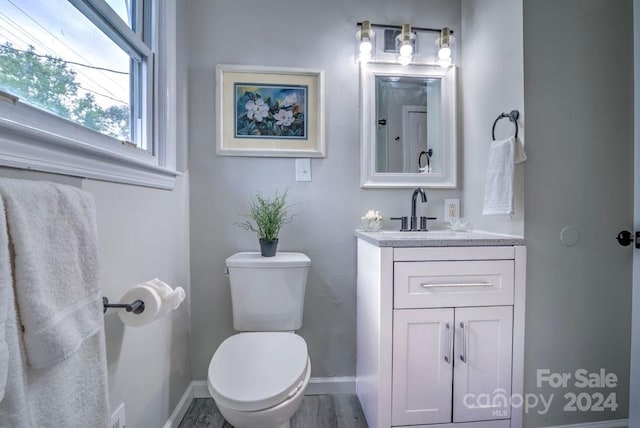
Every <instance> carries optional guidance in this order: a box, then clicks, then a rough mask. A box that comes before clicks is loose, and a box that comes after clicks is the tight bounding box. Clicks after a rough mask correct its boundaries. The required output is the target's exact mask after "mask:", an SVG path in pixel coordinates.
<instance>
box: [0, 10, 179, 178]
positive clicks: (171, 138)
mask: <svg viewBox="0 0 640 428" xmlns="http://www.w3.org/2000/svg"><path fill="white" fill-rule="evenodd" d="M68 1H69V2H70V3H71V4H73V5H74V6H76V7H78V8H79V9H80V10H81V12H83V13H84V14H85V16H87V18H89V19H90V20H91V21H92V22H93V23H94V25H96V27H97V28H98V29H100V30H102V31H105V32H106V33H107V35H108V36H109V37H110V38H112V40H114V42H116V43H117V44H118V45H119V46H120V47H121V48H123V49H124V50H127V48H133V49H134V50H135V51H137V52H136V53H138V52H139V53H142V54H143V55H146V58H147V61H143V62H142V64H145V62H146V64H147V66H144V65H143V66H142V67H135V68H134V69H138V68H142V73H144V78H145V79H148V81H149V84H148V85H147V90H146V97H144V99H143V101H142V103H141V104H142V106H141V108H142V109H144V111H143V117H145V119H146V121H145V122H144V123H143V125H142V127H143V132H144V133H146V135H147V139H146V141H147V150H144V149H140V148H137V147H135V146H134V145H133V144H131V143H127V142H119V141H118V140H117V139H115V138H112V137H109V136H107V135H104V134H101V133H99V132H97V131H94V130H92V129H89V128H86V127H84V126H82V125H79V124H76V123H74V122H71V121H69V120H66V119H62V118H60V117H57V116H55V115H54V114H51V113H48V112H45V111H44V110H41V109H38V108H36V107H33V106H30V105H28V104H26V103H23V102H21V101H20V100H19V99H18V100H16V99H15V97H12V96H10V95H8V94H6V95H5V96H3V93H1V92H0V165H3V166H8V167H14V168H20V169H33V170H38V171H45V172H52V173H58V174H64V175H71V176H77V177H83V178H93V179H100V180H105V181H113V182H120V183H127V184H135V185H141V186H148V187H156V188H163V189H173V188H174V187H175V178H176V176H179V175H180V173H179V172H177V171H176V116H177V110H176V107H175V100H176V52H175V49H174V48H173V47H174V46H175V39H176V0H162V1H161V0H137V1H136V2H135V3H136V6H137V7H138V9H137V11H138V12H140V11H141V7H142V4H143V3H144V5H145V6H146V7H151V11H152V16H151V17H150V21H151V22H150V23H149V22H143V18H142V16H141V14H140V13H136V23H135V26H134V28H136V29H137V31H133V30H132V29H131V28H130V27H129V25H128V24H127V23H125V22H124V21H123V20H122V19H121V18H120V16H119V15H118V14H117V13H116V12H115V11H114V10H113V9H111V7H109V6H108V4H107V3H106V2H105V1H104V0H68ZM105 20H106V21H108V23H105ZM147 21H148V20H147ZM149 24H150V26H151V28H149ZM109 25H112V27H109ZM105 26H106V27H105ZM103 27H104V28H103ZM159 29H161V31H159ZM123 34H125V35H127V37H122V35H123ZM150 35H153V37H152V40H151V44H150V46H147V44H145V42H144V41H143V37H149V36H150ZM127 51H128V50H127ZM128 52H129V51H128ZM132 72H133V70H132ZM160 89H162V90H160ZM132 90H134V89H133V87H132ZM131 126H132V128H133V126H134V124H133V120H132V124H131ZM133 129H135V128H133Z"/></svg>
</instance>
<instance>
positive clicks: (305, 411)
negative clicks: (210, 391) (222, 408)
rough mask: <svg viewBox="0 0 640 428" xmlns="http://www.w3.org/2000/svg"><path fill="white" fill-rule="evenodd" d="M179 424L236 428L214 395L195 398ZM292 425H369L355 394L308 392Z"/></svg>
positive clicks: (320, 427)
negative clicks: (223, 415)
mask: <svg viewBox="0 0 640 428" xmlns="http://www.w3.org/2000/svg"><path fill="white" fill-rule="evenodd" d="M179 428H233V427H232V426H231V425H230V424H229V423H228V422H227V421H225V420H224V418H223V417H222V415H221V414H220V412H219V411H218V408H217V407H216V404H215V402H214V401H213V400H212V399H211V398H196V399H194V400H193V401H192V402H191V405H190V406H189V409H188V410H187V413H186V414H185V416H184V418H183V419H182V422H180V426H179ZM291 428H367V422H366V421H365V418H364V415H363V414H362V408H361V407H360V402H359V401H358V398H357V397H356V396H355V395H354V394H337V395H308V396H306V397H304V398H303V399H302V404H301V405H300V408H299V409H298V411H297V412H296V414H295V415H293V418H291Z"/></svg>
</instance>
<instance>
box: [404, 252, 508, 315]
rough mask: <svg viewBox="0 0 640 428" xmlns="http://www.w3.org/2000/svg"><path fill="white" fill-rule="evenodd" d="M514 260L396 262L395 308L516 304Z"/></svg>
mask: <svg viewBox="0 0 640 428" xmlns="http://www.w3.org/2000/svg"><path fill="white" fill-rule="evenodd" d="M513 275H514V262H513V260H476V261H444V262H396V263H394V271H393V279H394V283H393V306H394V307H395V308H441V307H454V306H455V307H459V306H489V305H491V306H498V305H513Z"/></svg>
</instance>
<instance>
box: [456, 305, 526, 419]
mask: <svg viewBox="0 0 640 428" xmlns="http://www.w3.org/2000/svg"><path fill="white" fill-rule="evenodd" d="M455 327H456V333H455V349H454V373H453V422H469V421H482V420H492V419H508V418H510V417H511V413H510V408H509V405H508V401H507V400H508V399H509V397H510V396H511V352H512V347H511V345H512V331H513V307H511V306H488V307H478V308H456V310H455Z"/></svg>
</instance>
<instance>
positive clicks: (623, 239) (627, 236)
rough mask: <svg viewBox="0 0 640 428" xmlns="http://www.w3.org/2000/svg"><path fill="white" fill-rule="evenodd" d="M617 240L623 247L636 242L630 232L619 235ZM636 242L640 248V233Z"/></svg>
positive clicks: (625, 231) (624, 231)
mask: <svg viewBox="0 0 640 428" xmlns="http://www.w3.org/2000/svg"><path fill="white" fill-rule="evenodd" d="M616 240H617V241H618V244H620V245H622V246H623V247H627V246H629V245H631V242H633V241H634V239H633V238H632V237H631V232H629V231H628V230H623V231H622V232H620V233H618V236H616ZM635 241H636V248H640V232H636V237H635Z"/></svg>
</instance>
